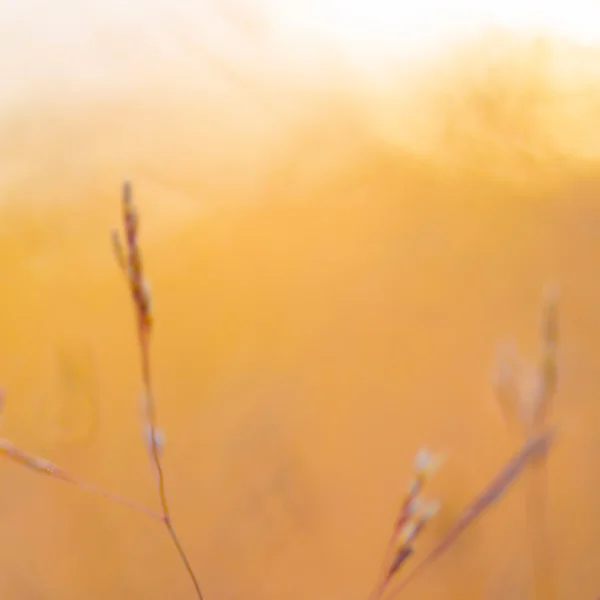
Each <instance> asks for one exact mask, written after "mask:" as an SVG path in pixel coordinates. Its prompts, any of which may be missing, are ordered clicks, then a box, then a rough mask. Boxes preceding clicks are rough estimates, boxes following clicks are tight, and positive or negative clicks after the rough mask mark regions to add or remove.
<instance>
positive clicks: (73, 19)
mask: <svg viewBox="0 0 600 600" xmlns="http://www.w3.org/2000/svg"><path fill="white" fill-rule="evenodd" d="M223 7H225V9H223ZM240 13H241V14H242V15H243V18H242V21H243V20H244V19H246V21H248V22H250V24H251V23H252V21H253V16H254V15H258V19H257V21H258V23H259V24H260V21H261V20H262V21H263V22H265V23H266V25H267V37H268V39H267V38H265V42H264V44H263V45H262V48H261V49H260V50H259V51H257V50H256V48H254V47H253V46H252V44H253V43H254V42H252V41H249V39H250V38H248V37H245V34H244V31H243V26H242V29H239V25H240V20H239V19H238V22H237V25H236V24H235V23H234V21H235V15H236V14H240ZM231 15H234V19H233V21H232V20H231V19H230V17H231ZM228 19H229V21H228ZM232 23H233V25H232ZM494 25H499V26H501V27H507V28H510V29H513V30H526V31H538V32H545V33H551V34H554V35H558V36H562V37H566V38H569V39H570V40H572V41H576V42H580V43H583V44H593V45H597V46H598V47H600V0H596V1H590V0H497V1H493V0H412V1H406V0H54V1H51V0H0V49H1V52H0V72H1V73H2V78H0V92H1V91H10V90H11V89H13V88H14V89H17V88H19V87H20V86H21V85H22V84H26V83H27V82H28V81H31V80H32V79H36V78H44V79H45V80H46V81H50V82H51V81H53V80H55V79H56V77H57V76H58V75H61V76H64V75H65V74H67V75H68V76H69V77H70V78H72V79H79V80H89V81H99V82H101V85H104V86H107V85H109V84H110V82H112V83H113V84H120V82H123V81H127V79H128V78H131V76H132V74H135V75H136V76H137V77H138V78H142V77H144V73H150V72H157V71H159V70H160V69H167V70H170V71H173V69H174V68H176V64H175V63H176V62H177V61H180V62H179V63H178V64H184V65H187V66H185V67H184V68H186V69H188V71H187V79H188V81H190V82H193V81H196V80H197V79H198V78H201V77H202V73H201V72H200V71H201V68H202V65H201V60H198V56H202V54H199V55H198V54H197V52H200V53H201V52H203V51H205V50H206V49H208V50H209V53H212V54H215V55H218V56H219V57H221V58H222V60H224V61H225V62H229V63H230V64H235V65H237V66H238V67H239V68H241V69H244V68H245V67H244V65H250V64H251V63H253V65H254V67H252V68H261V69H262V68H268V67H269V65H276V66H277V68H278V69H280V72H281V73H286V72H287V73H288V74H290V73H291V76H292V77H293V76H294V73H295V71H294V66H299V67H301V66H302V64H303V61H307V62H306V64H307V65H309V69H314V68H315V64H317V65H318V64H319V57H320V56H321V52H322V49H323V47H324V46H327V47H328V48H329V49H330V50H331V49H333V50H335V52H336V53H337V54H338V55H341V56H342V57H344V58H345V59H346V60H348V61H349V62H350V64H353V65H354V66H356V67H357V68H359V69H361V70H366V71H369V70H371V71H372V72H373V73H375V72H376V71H377V70H378V69H380V68H382V66H383V65H384V63H386V61H389V60H390V59H393V60H394V61H398V60H400V61H404V62H406V61H407V60H408V61H409V62H411V61H413V60H414V59H415V58H418V57H420V56H425V57H427V56H428V55H429V54H431V53H434V54H435V53H436V52H437V51H439V48H440V46H441V45H443V44H444V42H448V41H455V40H457V39H460V38H461V37H464V36H466V35H469V34H472V33H474V32H477V30H481V29H485V28H488V27H490V26H494ZM259 31H260V30H259ZM246 33H247V32H246ZM170 61H171V62H170ZM174 61H175V62H174ZM181 61H183V63H182V62H181ZM257 66H258V67H257ZM384 68H385V67H384ZM384 76H385V74H384Z"/></svg>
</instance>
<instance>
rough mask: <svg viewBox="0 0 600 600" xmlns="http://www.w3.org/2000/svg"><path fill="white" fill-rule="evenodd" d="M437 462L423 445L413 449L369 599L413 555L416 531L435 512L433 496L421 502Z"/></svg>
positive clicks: (376, 596)
mask: <svg viewBox="0 0 600 600" xmlns="http://www.w3.org/2000/svg"><path fill="white" fill-rule="evenodd" d="M441 462H442V458H441V457H438V456H433V455H431V454H430V453H429V451H428V450H426V449H422V450H420V451H419V452H418V453H417V455H416V457H415V461H414V473H413V479H412V481H411V483H410V486H409V488H408V492H407V493H406V496H405V497H404V500H403V502H402V505H401V507H400V512H399V514H398V517H397V519H396V522H395V523H394V527H393V530H392V535H391V537H390V541H389V543H388V547H387V550H386V554H385V558H384V561H383V567H382V572H381V574H380V576H379V581H378V582H377V584H376V585H375V587H374V588H373V590H372V592H371V594H370V596H369V600H378V599H379V598H381V596H382V595H383V594H384V593H385V591H386V590H387V588H388V586H389V584H390V582H391V581H392V579H393V578H394V576H395V575H396V574H398V572H399V571H400V569H401V568H402V567H403V566H404V564H405V563H406V561H407V560H408V559H409V558H410V557H411V556H412V555H413V552H414V543H415V541H416V539H417V538H418V536H419V534H420V533H421V532H422V531H423V530H424V528H425V526H426V525H427V524H428V523H429V521H430V520H431V519H432V518H433V517H434V516H435V515H436V514H437V512H438V510H439V502H438V501H437V500H430V501H428V502H425V501H424V500H423V498H422V493H423V488H424V487H425V484H426V482H427V481H428V479H429V478H430V477H431V475H432V474H433V472H434V471H435V470H436V469H437V468H438V466H439V465H440V463H441Z"/></svg>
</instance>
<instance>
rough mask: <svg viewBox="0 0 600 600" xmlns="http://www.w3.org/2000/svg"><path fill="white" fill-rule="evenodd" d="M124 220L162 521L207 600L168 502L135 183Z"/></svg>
mask: <svg viewBox="0 0 600 600" xmlns="http://www.w3.org/2000/svg"><path fill="white" fill-rule="evenodd" d="M122 218H123V230H124V239H125V242H124V243H122V242H121V238H120V236H119V233H118V231H117V230H116V229H114V230H113V231H112V243H113V248H114V251H115V256H116V259H117V263H118V264H119V266H120V267H121V270H122V271H123V274H124V275H125V278H126V280H127V283H128V285H129V290H130V292H131V298H132V301H133V305H134V309H135V314H136V320H137V328H138V343H139V349H140V359H141V370H142V385H143V392H142V415H143V423H142V426H143V431H144V438H145V442H146V444H147V445H148V448H149V451H150V459H151V462H152V465H153V467H154V470H155V472H156V477H157V482H158V491H159V496H160V503H161V507H162V521H163V523H164V524H165V526H166V528H167V531H168V532H169V535H170V537H171V539H172V541H173V544H174V545H175V547H176V548H177V551H178V553H179V556H180V558H181V560H182V562H183V564H184V566H185V568H186V570H187V572H188V575H189V576H190V579H191V580H192V583H193V585H194V589H195V590H196V595H197V596H198V598H199V600H203V597H202V592H201V589H200V584H199V583H198V578H197V577H196V574H195V573H194V570H193V569H192V566H191V564H190V562H189V560H188V557H187V555H186V553H185V551H184V550H183V547H182V545H181V542H180V541H179V537H178V536H177V533H176V531H175V528H174V527H173V522H172V519H171V510H170V507H169V503H168V500H167V492H166V486H165V477H164V472H163V468H162V462H161V451H162V448H163V445H164V434H163V433H162V432H161V431H160V430H159V429H158V427H157V424H156V404H155V401H154V394H153V386H152V371H151V367H150V338H151V333H152V325H153V319H152V299H151V294H150V285H149V284H148V281H147V280H146V279H145V277H144V269H143V262H142V255H141V251H140V248H139V244H138V235H139V216H138V212H137V209H136V207H135V205H134V203H133V196H132V189H131V184H130V183H129V182H128V181H126V182H125V183H124V184H123V195H122Z"/></svg>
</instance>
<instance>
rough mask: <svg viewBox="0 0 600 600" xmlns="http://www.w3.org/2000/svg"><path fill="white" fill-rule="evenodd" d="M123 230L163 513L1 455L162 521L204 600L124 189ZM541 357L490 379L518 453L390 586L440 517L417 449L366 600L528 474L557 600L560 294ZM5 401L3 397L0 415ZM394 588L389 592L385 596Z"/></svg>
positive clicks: (500, 365) (16, 454)
mask: <svg viewBox="0 0 600 600" xmlns="http://www.w3.org/2000/svg"><path fill="white" fill-rule="evenodd" d="M122 222H123V223H122V224H123V234H124V239H123V241H122V239H121V236H120V235H119V232H118V230H117V229H114V230H113V231H112V244H113V249H114V252H115V256H116V259H117V262H118V264H119V266H120V268H121V270H122V272H123V274H124V276H125V279H126V282H127V284H128V286H129V290H130V293H131V298H132V302H133V306H134V311H135V318H136V324H137V333H138V344H139V352H140V361H141V379H142V419H143V431H144V438H145V443H146V444H147V447H148V453H149V457H150V461H151V463H152V466H153V469H154V471H155V475H156V480H157V487H158V492H159V497H160V505H161V511H160V512H157V511H154V510H152V509H150V508H148V507H146V506H144V505H142V504H140V503H138V502H136V501H134V500H131V499H129V498H126V497H124V496H120V495H118V494H114V493H112V492H109V491H107V490H104V489H102V488H99V487H97V486H95V485H93V484H90V483H88V482H86V481H84V480H81V479H79V478H78V477H76V476H74V475H72V474H70V473H68V472H67V471H65V470H64V469H62V468H61V467H59V466H57V465H55V464H54V463H52V462H50V461H48V460H45V459H43V458H38V457H34V456H32V455H30V454H28V453H27V452H24V451H23V450H21V449H19V448H17V447H16V446H15V445H14V444H12V442H10V441H9V440H7V439H5V438H0V454H1V455H3V456H5V457H7V458H9V459H11V460H13V461H15V462H16V463H18V464H20V465H21V466H24V467H26V468H28V469H31V470H33V471H35V472H36V473H39V474H43V475H47V476H49V477H52V478H54V479H57V480H60V481H63V482H66V483H70V484H72V485H75V486H76V487H78V488H79V489H82V490H84V491H88V492H91V493H94V494H96V495H99V496H102V497H104V498H107V499H108V500H111V501H113V502H116V503H118V504H122V505H125V506H128V507H130V508H132V509H134V510H137V511H139V512H142V513H144V514H146V515H147V516H149V517H151V518H153V519H156V520H159V521H161V522H162V523H163V524H164V526H165V527H166V529H167V531H168V533H169V536H170V538H171V540H172V541H173V544H174V545H175V547H176V549H177V551H178V553H179V556H180V558H181V561H182V563H183V564H184V566H185V569H186V571H187V573H188V575H189V577H190V579H191V581H192V583H193V585H194V589H195V591H196V595H197V597H198V598H199V600H203V596H202V592H201V588H200V584H199V582H198V578H197V576H196V574H195V572H194V570H193V568H192V566H191V564H190V562H189V559H188V557H187V556H186V553H185V551H184V550H183V547H182V545H181V542H180V541H179V537H178V535H177V533H176V530H175V528H174V526H173V521H172V517H171V510H170V507H169V503H168V500H167V492H166V484H165V476H164V471H163V467H162V462H161V451H162V448H163V445H164V434H163V433H162V432H161V431H160V430H159V428H158V425H157V416H156V401H155V396H154V391H153V382H152V369H151V360H150V342H151V334H152V325H153V315H152V302H151V293H150V287H149V284H148V282H147V280H146V278H145V276H144V269H143V261H142V255H141V251H140V247H139V244H138V235H139V215H138V211H137V209H136V207H135V205H134V202H133V197H132V188H131V184H130V183H129V182H125V183H124V185H123V191H122ZM541 345H542V351H541V357H540V359H539V361H538V365H537V367H536V369H535V370H534V373H533V376H532V377H531V378H530V379H528V380H527V381H526V380H524V378H523V377H522V365H520V364H519V361H518V359H517V357H516V352H515V351H514V347H513V346H505V347H504V348H503V351H502V352H501V353H500V354H499V358H498V361H497V365H496V373H495V378H494V385H495V391H496V395H497V399H498V403H499V405H500V407H501V409H502V412H503V414H504V416H505V418H506V419H507V421H508V422H511V421H512V422H514V421H516V422H517V423H518V424H519V427H520V429H521V430H522V433H523V437H524V438H525V439H524V441H523V442H522V445H521V448H520V450H518V451H517V452H516V454H515V455H514V456H513V457H512V458H511V459H510V460H508V462H507V463H506V464H505V465H504V466H503V467H502V468H501V469H500V470H499V472H498V473H497V474H496V475H495V476H494V477H493V478H492V480H491V481H490V482H489V483H488V485H487V486H486V487H485V488H484V489H483V490H482V491H481V492H480V494H479V495H478V496H477V497H476V498H475V499H474V500H472V501H471V502H470V503H469V504H468V505H467V506H466V507H465V508H464V509H463V511H462V512H461V513H460V514H459V516H458V517H457V519H456V520H455V521H454V523H453V524H452V525H451V526H450V528H449V530H448V531H447V532H446V533H445V535H444V536H443V537H442V539H441V540H440V541H439V543H438V544H437V545H436V546H434V547H433V549H432V550H431V551H430V552H429V553H427V554H426V555H425V556H424V557H423V559H422V560H421V561H420V562H419V563H418V564H417V566H416V567H415V568H413V569H412V571H410V572H409V573H408V574H407V575H406V576H405V577H404V578H403V579H401V580H400V581H399V582H398V584H397V585H396V586H395V587H394V588H391V583H392V582H393V581H394V580H395V579H396V578H397V577H398V575H399V574H400V573H401V572H402V571H403V570H404V569H405V567H406V564H408V563H409V562H410V560H409V559H411V558H412V557H413V556H414V553H415V543H416V541H417V540H418V538H419V536H420V535H421V534H422V533H423V531H424V530H425V528H426V526H427V525H428V523H429V522H430V521H431V520H432V519H433V518H434V517H435V515H436V514H437V513H438V511H439V510H440V506H441V503H440V501H438V500H431V499H430V500H426V499H424V498H423V492H424V489H425V487H426V484H427V482H428V480H429V479H430V477H431V476H432V475H433V474H434V472H435V471H436V470H437V469H438V468H439V466H440V465H441V464H442V462H443V461H444V458H443V457H442V456H439V455H434V454H432V453H431V452H430V451H429V450H427V449H421V450H420V451H419V452H418V453H417V454H416V456H415V459H414V472H413V478H412V481H411V483H410V485H409V487H408V490H407V492H406V495H405V497H404V499H403V501H402V503H401V507H400V511H399V514H398V517H397V518H396V521H395V523H394V525H393V528H392V534H391V536H390V540H389V543H388V547H387V550H386V553H385V557H384V561H383V565H382V568H381V572H380V575H379V578H378V581H377V583H376V585H375V587H374V588H373V590H372V592H371V594H370V596H369V600H380V599H381V598H382V597H383V596H384V595H387V597H389V598H392V597H395V596H397V595H398V594H400V593H401V592H402V591H404V590H405V589H406V588H407V586H408V585H409V584H410V583H411V582H412V581H413V580H414V579H415V578H416V577H417V576H419V575H420V574H422V573H423V572H424V571H425V570H426V569H428V568H429V567H430V566H431V565H432V564H433V562H434V561H436V560H437V559H438V558H439V557H440V556H441V555H442V554H444V553H445V552H447V551H448V549H449V548H450V547H451V546H452V545H453V544H454V542H455V541H456V540H457V539H458V538H459V536H460V535H461V534H462V533H463V532H464V531H465V530H466V529H468V528H469V527H470V526H471V525H472V524H473V523H474V522H475V521H476V520H478V519H479V518H480V517H481V516H483V514H484V513H485V512H486V511H487V510H488V509H489V508H490V507H492V506H493V505H495V504H496V503H497V502H498V501H500V500H501V499H502V498H503V496H504V494H505V493H506V492H507V491H508V490H509V488H510V487H511V486H512V484H513V483H514V482H515V481H516V480H517V478H518V477H519V476H520V475H521V474H522V473H523V472H524V471H527V472H528V475H529V477H528V484H529V485H528V488H527V501H528V520H529V523H530V537H531V548H532V556H533V577H532V581H533V585H532V587H533V594H532V598H534V600H554V598H555V597H556V594H555V587H554V583H553V581H552V561H551V552H550V545H549V543H548V540H547V528H546V522H545V519H546V511H545V505H546V476H547V472H546V471H547V461H546V457H547V454H548V450H549V448H550V446H551V444H552V442H553V440H554V437H555V428H554V427H552V426H550V425H549V424H548V421H549V419H550V415H551V408H552V400H553V398H554V395H555V391H556V383H557V362H558V359H557V347H558V292H557V290H556V289H554V288H552V289H549V291H548V293H547V295H546V297H545V299H544V304H543V309H542V328H541ZM4 400H5V395H4V393H3V392H1V391H0V415H1V413H2V409H3V407H4ZM390 588H391V589H390Z"/></svg>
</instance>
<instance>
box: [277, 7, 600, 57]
mask: <svg viewBox="0 0 600 600" xmlns="http://www.w3.org/2000/svg"><path fill="white" fill-rule="evenodd" d="M270 13H271V17H272V20H273V23H274V24H275V26H276V28H277V29H278V30H279V32H280V35H282V36H291V37H295V38H296V39H301V40H303V41H304V43H307V41H308V40H309V39H312V40H314V41H316V42H320V43H327V44H330V45H331V46H334V47H335V48H336V50H338V51H340V52H342V53H343V54H345V55H346V56H347V57H349V58H350V57H352V58H354V59H358V60H361V58H362V60H364V61H366V62H368V61H369V60H372V59H373V58H375V57H376V56H378V57H380V58H416V57H417V55H419V54H422V53H429V52H431V51H434V52H435V51H436V49H437V48H439V46H440V45H442V44H444V42H447V41H454V40H456V39H460V38H461V37H463V36H465V35H469V34H470V33H474V32H477V31H480V30H482V29H486V28H488V27H503V28H507V29H511V30H518V31H525V32H532V33H542V34H549V35H552V36H558V37H564V38H568V39H570V40H571V41H575V42H578V43H583V44H596V43H599V42H600V28H598V26H597V24H598V23H600V3H598V2H591V1H584V0H579V1H578V0H574V1H565V0H558V1H557V2H540V1H539V0H504V1H502V2H500V1H498V0H496V1H494V0H453V1H452V2H447V1H444V0H418V1H414V2H401V1H399V0H377V1H374V0H288V1H287V2H280V1H276V0H271V7H270Z"/></svg>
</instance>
